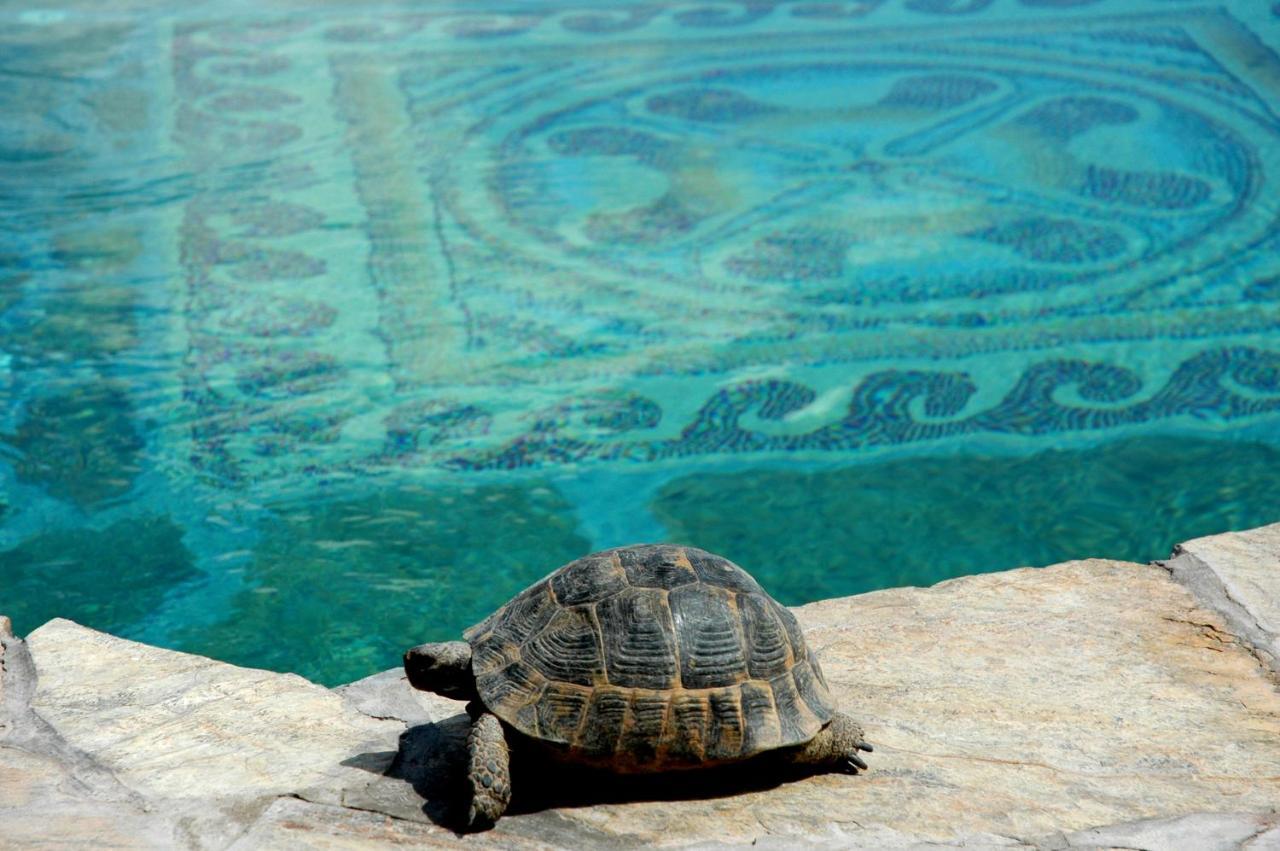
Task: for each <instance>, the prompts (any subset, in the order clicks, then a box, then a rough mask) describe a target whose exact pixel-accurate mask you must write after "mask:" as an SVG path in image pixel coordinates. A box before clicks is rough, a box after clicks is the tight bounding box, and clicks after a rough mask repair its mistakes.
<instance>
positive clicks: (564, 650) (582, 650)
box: [520, 606, 604, 686]
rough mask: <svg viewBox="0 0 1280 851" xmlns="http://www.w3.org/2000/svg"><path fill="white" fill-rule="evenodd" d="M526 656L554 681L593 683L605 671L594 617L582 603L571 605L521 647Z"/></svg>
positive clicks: (535, 666) (530, 663)
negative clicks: (580, 604)
mask: <svg viewBox="0 0 1280 851" xmlns="http://www.w3.org/2000/svg"><path fill="white" fill-rule="evenodd" d="M520 652H521V655H522V657H523V660H524V661H525V663H527V664H528V665H530V666H532V667H533V668H535V669H537V671H538V672H539V673H541V674H542V675H543V676H544V677H546V678H547V679H548V680H550V681H551V682H557V683H574V684H576V685H580V686H589V685H594V684H595V683H596V682H597V681H599V680H600V679H601V677H602V675H603V674H604V658H603V656H602V654H601V652H600V636H599V631H598V630H597V629H596V624H595V618H594V616H593V615H592V613H591V611H590V610H589V609H587V608H586V607H583V606H570V607H568V608H563V609H561V610H560V611H559V612H557V613H556V615H555V617H553V618H552V619H551V621H550V622H549V623H548V624H547V625H546V626H545V627H543V628H542V629H541V630H540V631H539V632H538V634H537V635H535V636H533V637H532V638H531V639H529V640H528V641H526V642H525V643H524V646H523V647H521V648H520Z"/></svg>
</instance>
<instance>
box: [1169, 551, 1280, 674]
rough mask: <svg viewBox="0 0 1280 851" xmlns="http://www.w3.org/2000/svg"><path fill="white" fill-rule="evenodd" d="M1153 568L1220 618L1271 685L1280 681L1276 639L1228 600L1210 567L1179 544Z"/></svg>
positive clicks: (1244, 609)
mask: <svg viewBox="0 0 1280 851" xmlns="http://www.w3.org/2000/svg"><path fill="white" fill-rule="evenodd" d="M1155 564H1156V565H1158V566H1160V567H1162V568H1164V569H1165V570H1166V571H1168V572H1169V575H1170V576H1172V577H1173V579H1174V581H1175V582H1177V583H1178V584H1180V585H1182V586H1183V587H1184V588H1186V589H1187V590H1188V591H1190V592H1191V595H1192V596H1193V597H1195V598H1196V600H1197V601H1198V602H1200V604H1201V605H1203V606H1205V607H1207V608H1210V609H1212V610H1214V611H1215V612H1217V613H1218V614H1220V615H1222V617H1223V619H1224V620H1225V621H1226V622H1227V626H1229V627H1230V628H1231V631H1232V632H1233V633H1235V636H1236V638H1237V639H1238V640H1239V642H1240V645H1241V646H1242V647H1243V648H1244V649H1246V650H1248V651H1249V652H1250V653H1251V654H1253V656H1254V657H1255V658H1256V659H1257V660H1258V662H1259V663H1260V664H1261V665H1262V666H1263V668H1265V669H1266V670H1267V671H1268V672H1269V674H1270V676H1271V679H1272V681H1273V682H1277V681H1280V636H1276V635H1274V634H1272V633H1271V632H1268V631H1267V630H1266V629H1265V628H1264V627H1263V626H1262V624H1261V623H1260V622H1259V620H1258V617H1257V615H1255V614H1254V613H1253V612H1252V611H1250V610H1249V607H1248V606H1246V605H1245V604H1243V603H1241V602H1240V601H1239V600H1237V599H1236V598H1234V597H1233V596H1231V592H1230V590H1229V589H1228V588H1227V584H1226V582H1225V581H1224V580H1223V578H1222V577H1221V576H1219V575H1218V572H1217V571H1216V570H1214V569H1213V566H1212V565H1211V564H1209V563H1208V562H1207V561H1205V560H1204V559H1202V558H1200V557H1199V556H1197V555H1195V554H1194V553H1191V552H1189V551H1187V550H1185V549H1183V546H1182V545H1181V544H1179V545H1177V546H1176V547H1174V548H1173V555H1172V556H1171V557H1170V558H1168V559H1165V560H1164V561H1157V562H1155Z"/></svg>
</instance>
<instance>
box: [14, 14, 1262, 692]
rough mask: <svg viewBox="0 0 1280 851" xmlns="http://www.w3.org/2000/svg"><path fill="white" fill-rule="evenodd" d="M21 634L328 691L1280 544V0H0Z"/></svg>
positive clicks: (16, 594) (17, 595)
mask: <svg viewBox="0 0 1280 851" xmlns="http://www.w3.org/2000/svg"><path fill="white" fill-rule="evenodd" d="M0 24H2V26H0V74H3V76H4V80H5V85H4V86H2V87H0V193H2V195H3V198H4V204H3V207H2V208H0V399H3V403H4V404H3V407H2V408H0V495H2V496H0V612H3V613H5V614H9V615H11V616H12V617H13V618H14V621H15V625H16V627H17V628H18V630H19V631H20V632H22V631H27V630H30V629H33V628H34V627H36V626H38V625H39V624H40V623H42V622H43V621H44V620H45V619H47V618H49V617H54V616H63V617H70V618H73V619H75V620H77V621H80V622H82V623H85V624H88V625H90V626H94V627H97V628H100V629H105V630H110V631H112V632H115V633H118V634H121V635H125V636H129V637H134V638H138V639H141V640H145V641H150V642H154V643H158V644H162V645H165V646H170V647H176V648H180V649H184V650H190V651H193V652H199V653H205V654H209V655H212V656H215V657H218V658H222V659H227V660H229V661H232V662H236V663H240V664H247V665H257V666H263V667H269V668H274V669H278V670H293V671H297V672H300V673H302V674H304V675H306V676H308V677H311V678H314V679H317V680H319V681H322V682H326V683H338V682H343V681H347V680H350V679H354V678H356V677H359V676H362V675H364V674H367V673H371V672H374V671H377V670H380V669H383V668H387V667H391V666H393V665H395V664H396V663H397V661H398V658H399V654H400V652H401V651H402V650H403V648H404V647H406V646H408V645H411V644H413V643H417V642H420V641H424V640H431V639H441V638H446V637H451V636H454V635H456V634H457V633H458V632H459V631H460V630H461V628H463V627H464V626H467V625H469V624H470V623H472V622H474V621H476V620H478V619H479V618H480V617H482V616H483V615H484V614H486V613H487V612H488V611H489V610H491V609H492V608H493V607H494V606H496V605H498V604H499V603H501V602H502V601H504V600H505V599H506V598H507V597H508V596H509V595H510V594H511V593H513V592H514V591H516V590H518V589H519V588H521V587H523V586H524V585H525V584H527V583H529V582H530V581H532V580H534V579H536V578H538V577H540V576H541V575H543V574H545V573H546V572H547V571H549V570H551V569H552V568H554V567H556V566H558V565H560V564H561V563H563V562H565V561H568V560H570V559H572V558H574V557H576V556H578V555H581V554H582V553H584V552H586V551H588V550H591V549H595V548H600V547H604V546H609V545H615V544H620V543H631V542H636V541H641V540H660V539H663V540H677V541H682V542H688V543H693V544H696V545H699V546H703V547H706V548H708V549H712V550H715V551H718V552H721V553H723V554H724V555H726V556H728V557H730V558H732V559H734V560H735V561H737V562H739V563H740V564H742V565H743V566H744V567H746V568H747V569H748V570H750V571H751V572H752V573H754V574H755V575H756V576H757V577H758V578H759V579H760V580H761V581H762V582H763V583H764V584H765V586H766V587H767V588H769V589H770V590H771V591H773V593H774V594H775V596H777V597H779V599H781V600H783V601H784V602H787V603H800V602H804V601H807V600H811V599H815V598H818V597H825V596H831V595H838V594H850V593H857V592H861V591H866V590H871V589H874V588H880V587H886V586H892V585H898V584H903V583H912V584H929V583H933V582H936V581H939V580H941V579H945V578H948V577H952V576H957V575H963V574H967V573H973V572H978V571H986V570H997V569H1004V568H1009V567H1014V566H1019V565H1039V564H1047V563H1051V562H1053V561H1057V560H1061V559H1066V558H1073V557H1081V556H1090V555H1094V556H1105V557H1113V558H1125V559H1134V560H1147V559H1152V558H1159V557H1163V556H1165V555H1167V554H1168V551H1169V548H1170V547H1171V545H1172V544H1173V543H1174V542H1176V541H1178V540H1183V539H1186V538H1189V537H1194V536H1196V535H1200V534H1208V533H1212V532H1218V531H1223V530H1226V529H1230V528H1243V527H1247V526H1250V525H1257V524H1261V523H1266V522H1272V521H1276V520H1280V475H1277V472H1278V471H1280V324H1278V322H1280V225H1278V216H1280V118H1278V117H1277V113H1276V110H1277V107H1278V106H1280V56H1278V55H1277V52H1276V50H1277V47H1278V46H1280V5H1277V6H1274V7H1273V6H1272V4H1270V3H1266V2H1262V0H1227V2H1213V3H1208V2H1197V1H1196V0H841V2H819V0H799V2H772V1H771V0H769V1H766V0H738V2H701V3H700V2H687V3H679V2H677V3H665V2H643V3H617V2H615V3H611V4H610V5H609V6H608V7H602V6H597V7H593V6H591V5H589V4H574V3H572V2H555V3H552V2H532V0H530V2H469V3H466V4H453V5H451V4H448V3H441V2H422V3H389V4H376V5H375V4H357V3H349V2H348V3H301V2H287V0H271V1H270V2H258V3H247V2H245V3H203V4H201V3H194V4H192V3H188V4H176V3H169V4H166V3H108V4H104V3H88V2H83V3H63V4H56V5H52V4H50V5H46V4H38V5H32V4H24V5H23V6H22V7H21V8H17V7H14V6H10V7H7V8H5V9H0Z"/></svg>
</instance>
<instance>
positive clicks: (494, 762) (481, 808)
mask: <svg viewBox="0 0 1280 851" xmlns="http://www.w3.org/2000/svg"><path fill="white" fill-rule="evenodd" d="M467 780H468V782H470V784H471V810H470V811H469V812H468V813H467V825H468V827H470V828H471V829H472V830H482V829H484V828H486V827H492V826H493V823H494V822H496V821H497V820H498V818H499V817H500V816H501V815H502V814H503V812H505V811H506V809H507V804H508V803H510V802H511V756H510V752H509V751H508V750H507V739H506V735H505V734H504V733H503V731H502V723H501V722H500V721H498V717H497V716H496V715H494V714H493V713H491V712H484V711H480V712H478V713H477V714H475V715H474V717H473V718H472V720H471V732H469V733H468V734H467Z"/></svg>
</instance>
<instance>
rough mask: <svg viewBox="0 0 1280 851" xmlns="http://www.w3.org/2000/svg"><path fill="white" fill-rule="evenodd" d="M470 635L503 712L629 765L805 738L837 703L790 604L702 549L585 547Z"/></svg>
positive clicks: (724, 754)
mask: <svg viewBox="0 0 1280 851" xmlns="http://www.w3.org/2000/svg"><path fill="white" fill-rule="evenodd" d="M466 637H467V639H468V641H470V642H471V644H472V647H473V670H474V671H475V673H476V684H477V687H478V690H479V693H480V697H481V700H482V701H483V702H484V703H485V704H486V705H487V706H488V707H489V708H490V709H491V710H492V711H493V712H494V713H495V714H496V715H498V716H499V717H500V718H501V719H502V720H503V721H505V722H506V723H508V724H510V725H511V726H513V727H515V728H516V729H517V730H519V731H520V732H522V733H525V734H526V735H530V736H534V737H535V738H540V739H544V740H548V741H552V742H559V743H561V744H563V745H567V746H568V747H569V748H570V749H571V751H572V752H574V753H576V754H577V755H578V756H580V757H583V758H587V759H594V760H596V761H598V762H602V763H607V764H609V765H611V766H613V767H615V768H622V769H624V770H636V771H649V770H657V769H661V768H670V767H679V766H692V765H700V764H706V763H708V762H718V761H728V760H734V759H740V758H743V757H747V756H751V755H753V754H755V753H759V752H761V751H765V750H770V749H773V748H777V747H783V746H786V745H791V744H798V743H800V742H804V741H807V740H808V739H809V738H811V737H812V736H813V735H814V734H815V733H817V731H818V730H819V729H820V728H821V727H822V726H823V725H824V724H825V723H827V721H829V720H830V719H831V716H832V713H833V711H834V706H833V704H832V701H831V696H830V694H829V693H828V691H827V688H826V683H825V681H824V680H823V678H822V672H821V670H820V669H819V668H818V667H817V662H816V660H815V659H813V657H812V656H810V655H809V653H808V652H807V650H806V649H805V645H804V639H803V636H802V635H801V633H800V629H799V624H798V623H797V622H796V620H795V618H794V617H793V616H792V615H791V613H790V612H788V611H787V610H786V609H784V608H782V607H781V606H779V605H778V604H777V603H776V602H774V601H773V599H772V598H770V597H769V596H768V595H767V594H765V593H764V592H763V591H762V590H760V588H759V586H758V585H757V584H756V583H755V580H753V579H752V578H751V577H750V576H749V575H747V574H746V572H745V571H743V570H742V569H741V568H739V567H737V566H736V565H734V564H733V563H732V562H729V561H728V560H726V559H722V558H720V557H719V556H713V555H711V554H710V553H705V552H703V551H701V550H696V549H694V548H692V547H689V548H685V547H675V546H669V545H658V546H645V547H628V548H624V549H620V550H610V551H606V552H604V553H597V554H594V555H592V556H588V557H586V558H583V559H579V560H578V561H575V562H572V563H571V564H569V565H566V566H565V567H563V568H561V569H560V570H559V571H556V572H555V573H553V574H551V575H550V576H548V577H547V578H546V579H544V580H542V581H541V582H539V583H537V584H535V585H534V586H533V587H531V588H530V589H529V590H528V591H526V592H524V593H522V594H520V595H518V596H517V597H516V598H515V599H513V600H512V601H511V603H509V604H508V605H507V606H505V607H503V608H502V609H500V610H499V611H498V612H495V613H494V615H492V616H491V617H489V618H488V619H486V620H485V621H484V622H482V623H481V624H479V625H477V626H475V627H473V628H472V629H470V630H468V631H467V632H466Z"/></svg>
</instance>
